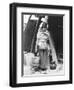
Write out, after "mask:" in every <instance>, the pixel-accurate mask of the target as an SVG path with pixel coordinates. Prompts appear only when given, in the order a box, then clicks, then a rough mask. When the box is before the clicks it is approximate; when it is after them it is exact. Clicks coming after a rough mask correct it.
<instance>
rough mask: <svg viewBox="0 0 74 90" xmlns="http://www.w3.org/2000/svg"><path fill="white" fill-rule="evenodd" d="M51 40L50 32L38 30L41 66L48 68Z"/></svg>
mask: <svg viewBox="0 0 74 90" xmlns="http://www.w3.org/2000/svg"><path fill="white" fill-rule="evenodd" d="M48 40H49V32H48V31H47V30H45V31H38V33H37V46H38V48H37V49H38V52H39V56H40V68H42V69H47V68H48V67H49V57H48V52H49V50H50V45H49V43H48V42H47V41H48Z"/></svg>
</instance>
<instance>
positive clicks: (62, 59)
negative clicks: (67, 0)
mask: <svg viewBox="0 0 74 90" xmlns="http://www.w3.org/2000/svg"><path fill="white" fill-rule="evenodd" d="M68 83H69V84H70V83H72V7H71V6H57V5H38V4H24V3H23V4H22V3H12V4H10V86H12V87H21V86H40V85H54V84H68Z"/></svg>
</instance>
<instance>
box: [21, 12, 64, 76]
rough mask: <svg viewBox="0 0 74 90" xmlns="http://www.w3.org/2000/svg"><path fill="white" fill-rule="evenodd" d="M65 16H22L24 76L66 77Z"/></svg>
mask: <svg viewBox="0 0 74 90" xmlns="http://www.w3.org/2000/svg"><path fill="white" fill-rule="evenodd" d="M63 16H64V15H58V14H56V15H55V14H49V15H43V14H42V15H41V14H24V13H23V14H22V20H23V21H22V22H23V23H22V27H23V28H22V29H23V33H22V36H23V37H22V46H23V49H22V51H23V61H22V62H23V63H22V66H23V68H22V69H23V70H22V71H23V72H22V75H23V76H25V75H26V76H28V75H57V74H60V75H64V61H63Z"/></svg>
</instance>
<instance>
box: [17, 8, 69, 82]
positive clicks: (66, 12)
mask: <svg viewBox="0 0 74 90" xmlns="http://www.w3.org/2000/svg"><path fill="white" fill-rule="evenodd" d="M21 13H47V14H51V13H52V14H64V19H63V21H64V22H63V23H64V26H63V54H64V55H63V57H64V62H65V74H64V76H60V75H59V76H48V77H47V76H46V77H21V65H22V64H21V56H22V55H21V32H22V30H21ZM64 80H69V10H59V9H57V10H56V9H38V8H24V7H20V8H19V7H18V8H17V83H31V82H47V81H50V82H51V81H64Z"/></svg>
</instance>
